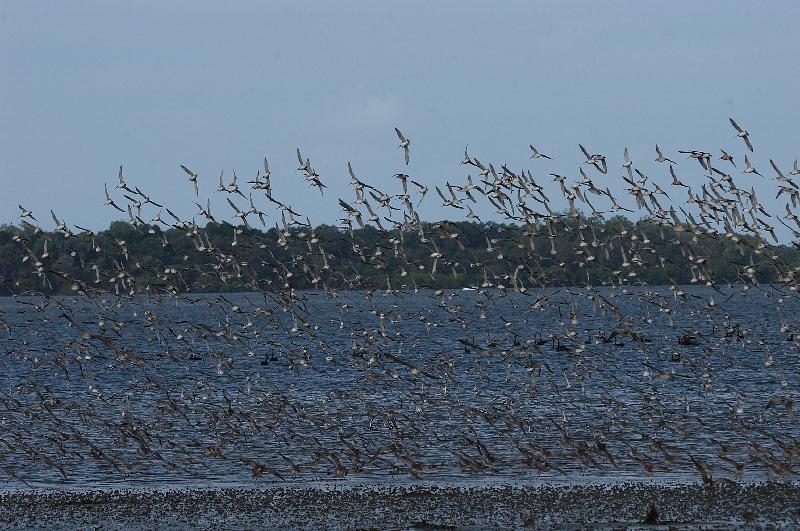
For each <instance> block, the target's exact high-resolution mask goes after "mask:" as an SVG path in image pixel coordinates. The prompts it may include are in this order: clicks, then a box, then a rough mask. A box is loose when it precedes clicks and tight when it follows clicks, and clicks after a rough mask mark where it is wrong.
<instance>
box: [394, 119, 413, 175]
mask: <svg viewBox="0 0 800 531" xmlns="http://www.w3.org/2000/svg"><path fill="white" fill-rule="evenodd" d="M394 132H395V133H397V138H399V139H400V145H399V146H397V147H398V148H403V154H404V155H405V159H406V166H408V146H410V145H411V140H409V139H408V138H406V137H405V136H403V133H401V132H400V129H398V128H396V127H395V128H394Z"/></svg>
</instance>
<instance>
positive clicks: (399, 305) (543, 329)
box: [0, 287, 800, 488]
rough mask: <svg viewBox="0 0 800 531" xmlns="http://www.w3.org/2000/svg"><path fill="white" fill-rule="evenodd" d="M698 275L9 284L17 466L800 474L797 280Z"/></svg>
mask: <svg viewBox="0 0 800 531" xmlns="http://www.w3.org/2000/svg"><path fill="white" fill-rule="evenodd" d="M684 289H685V290H686V295H687V299H686V300H684V301H680V300H678V299H677V298H676V297H675V296H674V294H673V292H672V291H670V290H669V289H667V288H628V291H627V292H623V291H621V290H619V289H612V288H598V289H597V290H587V289H578V288H570V289H549V290H529V291H528V292H526V293H524V294H521V293H514V294H512V293H508V292H504V291H500V290H496V289H493V290H488V291H485V292H477V291H470V292H467V291H452V290H450V291H444V292H442V293H440V294H437V293H436V292H434V291H420V292H418V293H413V292H399V293H394V292H393V293H385V292H383V291H376V292H374V293H372V294H371V295H370V297H369V298H366V297H365V295H364V293H363V292H339V293H338V295H337V296H335V297H333V296H330V295H327V294H325V293H317V292H302V293H299V294H298V299H297V300H296V301H295V303H294V304H293V305H292V306H291V309H284V307H283V304H278V303H276V302H275V301H273V300H271V299H270V298H269V297H268V296H264V295H258V294H237V295H228V294H226V295H224V296H218V295H190V296H184V297H182V298H181V299H179V300H175V299H172V298H167V297H161V296H151V297H147V296H137V297H135V298H123V299H117V298H115V297H113V296H107V297H106V298H104V299H100V298H93V299H89V298H82V297H78V298H70V297H58V298H51V299H48V300H46V301H45V300H43V299H40V298H16V299H12V298H6V299H0V312H1V313H0V353H1V354H2V357H1V358H0V359H1V360H2V361H1V363H2V373H0V374H2V381H1V382H0V474H4V475H5V477H6V479H7V487H9V488H17V487H22V486H36V487H53V488H74V487H82V486H87V485H90V486H94V487H98V486H99V487H121V486H131V485H135V486H154V487H163V486H170V485H176V486H177V485H186V484H201V485H228V484H251V483H254V482H267V481H283V480H286V481H298V482H309V481H322V480H331V479H341V480H344V481H354V482H356V481H373V482H374V481H377V482H381V481H406V480H411V481H416V480H422V481H437V480H438V481H443V482H444V481H447V482H459V481H463V482H474V481H490V482H491V481H559V482H560V481H575V482H579V481H600V482H604V481H607V482H617V481H624V480H643V479H644V480H652V481H660V480H665V481H667V480H668V481H695V480H699V478H700V476H699V473H698V470H697V466H696V465H695V464H693V462H692V459H694V460H696V462H697V463H700V464H701V466H703V467H704V468H706V469H707V470H708V471H709V473H711V474H712V476H713V478H715V479H716V478H733V479H740V480H763V479H770V478H781V479H782V478H785V479H791V478H793V477H795V473H796V470H798V468H797V466H798V465H800V458H799V457H798V456H799V455H800V445H798V443H797V441H798V439H799V438H800V427H798V421H797V420H794V419H793V415H791V414H790V413H789V411H788V410H787V408H786V406H785V405H783V404H775V405H773V406H771V407H767V405H768V404H769V403H770V400H772V399H773V397H776V396H779V397H783V396H787V397H789V398H792V397H794V398H797V397H798V396H800V395H798V383H799V376H798V374H800V373H799V372H798V369H800V364H799V363H798V355H799V354H800V350H799V349H798V345H799V344H800V343H799V342H798V341H797V340H800V335H798V334H796V332H797V330H798V315H800V313H798V308H799V306H800V305H799V304H798V301H797V298H796V297H795V296H794V295H793V294H790V293H781V292H780V291H777V290H774V289H771V288H764V289H761V290H759V289H751V290H749V291H746V292H742V291H741V290H740V289H728V290H726V291H725V292H724V293H722V294H720V293H718V292H716V291H714V290H712V289H710V288H705V287H686V288H684ZM612 305H614V306H613V307H612ZM613 330H619V331H627V332H628V334H627V335H624V334H618V335H617V336H616V337H615V338H614V339H612V340H611V341H607V342H606V341H603V339H602V337H601V336H602V335H605V336H606V337H607V336H608V335H609V334H610V332H611V331H613ZM684 333H687V334H690V335H693V336H695V337H696V338H697V339H696V340H695V341H694V344H684V345H682V344H680V343H679V341H678V338H679V337H681V335H683V334H684ZM793 334H794V335H793ZM460 340H462V341H463V342H462V341H460ZM464 343H467V346H465V344H464ZM793 412H794V411H792V413H793ZM250 460H254V461H255V462H256V463H257V465H258V466H263V469H261V470H255V472H256V474H255V475H256V476H257V477H254V469H253V466H252V464H251V461H250ZM732 462H733V463H738V464H741V465H744V467H743V469H742V470H741V471H739V472H740V474H737V471H736V467H735V465H733V464H732ZM259 472H260V474H259Z"/></svg>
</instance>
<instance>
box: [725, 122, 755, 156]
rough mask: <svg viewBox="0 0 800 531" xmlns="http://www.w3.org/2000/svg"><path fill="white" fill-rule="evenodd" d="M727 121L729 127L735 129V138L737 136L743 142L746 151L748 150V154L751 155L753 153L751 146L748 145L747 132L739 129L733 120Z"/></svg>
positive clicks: (748, 136) (748, 137)
mask: <svg viewBox="0 0 800 531" xmlns="http://www.w3.org/2000/svg"><path fill="white" fill-rule="evenodd" d="M728 120H730V122H731V125H732V126H733V128H734V129H736V132H737V134H736V136H738V137H739V138H741V139H742V140H744V143H745V144H746V145H747V149H749V150H750V152H751V153H752V152H753V144H751V143H750V133H748V132H747V131H745V130H744V129H742V128H741V127H739V124H737V123H736V122H735V121H734V119H733V118H728Z"/></svg>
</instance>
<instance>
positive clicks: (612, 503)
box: [0, 483, 800, 529]
mask: <svg viewBox="0 0 800 531" xmlns="http://www.w3.org/2000/svg"><path fill="white" fill-rule="evenodd" d="M651 506H652V507H654V508H655V513H652V512H651ZM648 512H651V515H650V516H651V519H650V521H651V522H652V521H653V520H655V521H656V522H657V523H658V524H660V526H657V527H656V528H658V527H662V528H664V529H675V528H679V529H720V528H739V527H742V526H745V525H748V524H749V525H748V527H749V526H752V525H755V526H760V527H787V528H797V526H798V525H800V485H798V484H793V483H763V484H748V485H735V484H723V485H719V486H717V487H716V488H715V489H713V490H711V489H707V488H705V487H702V486H699V485H691V486H687V485H674V486H667V485H656V484H621V485H613V486H602V485H580V486H535V487H534V486H524V485H514V486H502V485H493V486H483V485H480V486H443V487H437V486H432V485H414V484H410V485H402V486H389V485H347V484H341V485H333V486H321V487H309V486H308V485H304V486H302V487H296V486H289V487H286V486H279V485H275V486H269V487H262V488H220V489H216V488H208V489H176V490H131V491H120V490H116V491H108V490H104V491H92V490H89V491H83V492H62V491H26V492H23V491H19V492H11V493H5V494H2V495H0V524H2V527H3V528H47V529H53V528H71V529H74V528H127V529H136V528H139V529H142V528H147V529H167V528H173V529H175V528H188V527H192V528H197V527H200V528H230V529H242V528H248V529H252V528H272V529H275V528H282V529H287V528H290V529H305V528H309V529H312V528H317V529H318V528H329V529H330V528H357V529H370V528H381V529H414V528H417V529H443V528H473V529H477V528H482V529H485V528H526V527H527V528H535V529H548V528H556V527H558V528H576V529H577V528H584V527H585V526H587V525H592V526H599V527H606V528H619V527H627V526H633V527H639V526H641V525H642V524H644V523H645V521H646V519H647V516H648Z"/></svg>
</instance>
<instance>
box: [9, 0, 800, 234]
mask: <svg viewBox="0 0 800 531" xmlns="http://www.w3.org/2000/svg"><path fill="white" fill-rule="evenodd" d="M133 4H135V6H134V5H133ZM798 21H800V3H798V2H796V1H784V2H778V1H775V2H752V1H748V2H728V1H724V2H722V1H720V2H694V1H692V2H639V1H630V2H594V1H592V2H556V1H553V2H503V3H494V2H491V3H490V2H484V3H476V2H465V1H463V0H462V1H458V2H427V1H422V2H416V1H403V2H391V3H388V2H367V1H365V2H296V1H293V2H258V3H256V2H238V3H236V4H235V5H231V4H229V3H222V2H197V1H192V2H174V1H170V2H161V1H159V2H108V1H102V2H88V1H81V2H28V1H25V2H23V1H0V72H2V82H0V124H2V126H1V127H0V179H2V191H1V192H0V222H4V221H5V222H10V221H14V220H16V219H17V214H18V210H17V204H18V203H21V204H23V205H25V206H27V207H29V208H31V209H33V210H34V212H35V213H36V214H37V215H38V217H39V219H40V220H42V222H43V226H44V227H46V228H48V229H50V228H52V227H51V222H50V221H49V220H48V219H47V218H48V217H49V216H48V214H47V210H48V209H49V208H51V207H52V208H53V209H54V210H56V212H57V213H58V214H59V215H61V216H63V217H64V218H66V220H67V221H68V222H69V223H71V224H79V225H84V226H90V227H94V228H102V227H104V226H106V225H107V224H108V222H109V221H110V220H112V219H116V218H118V217H119V216H118V214H119V213H118V212H116V211H113V210H111V209H110V208H108V207H105V206H104V205H103V199H104V197H103V182H108V183H109V185H110V187H112V186H111V185H113V184H115V183H116V170H117V167H118V166H119V165H120V164H123V165H124V166H125V169H126V174H127V176H128V180H129V181H131V182H133V183H136V184H138V185H139V186H140V187H141V188H142V189H143V190H145V191H147V192H149V193H151V194H152V195H153V196H154V197H156V198H161V199H164V200H165V201H167V203H170V204H182V205H184V208H183V209H181V213H182V214H183V215H190V214H191V213H193V211H194V207H192V208H189V206H191V200H193V199H194V193H193V192H192V190H191V186H190V184H189V183H187V181H186V179H185V176H184V175H183V173H182V172H181V170H180V169H179V167H178V164H179V163H185V164H187V165H190V166H191V167H193V168H194V169H195V170H197V171H198V172H199V173H200V189H201V190H200V191H201V198H204V197H206V196H208V195H210V194H211V193H212V192H213V191H214V190H215V189H216V183H217V176H218V175H219V172H220V170H221V169H223V168H224V169H225V170H226V175H230V171H231V170H232V169H235V170H236V171H237V174H238V175H239V176H240V178H242V180H246V179H250V178H252V177H253V176H254V175H255V172H256V170H258V169H259V168H260V167H261V160H262V158H263V157H264V156H267V157H268V158H269V159H270V162H271V165H272V168H273V183H274V185H273V186H274V188H275V193H276V195H278V196H282V197H285V198H287V199H288V200H289V202H291V203H292V205H293V206H295V207H296V208H298V209H300V210H302V211H303V212H311V213H313V214H314V215H313V216H312V221H314V222H322V221H333V220H334V219H336V218H338V217H339V216H340V212H339V210H338V207H337V206H336V201H335V199H334V198H335V197H336V196H342V197H351V196H352V193H351V192H350V190H349V189H348V185H347V183H348V180H349V179H348V177H347V174H346V162H347V161H348V160H351V161H352V162H353V164H354V166H355V168H356V170H357V172H358V173H359V174H360V175H361V176H362V177H363V178H364V179H365V180H367V181H369V182H372V183H375V184H380V185H382V186H383V187H384V188H386V189H387V190H389V189H393V187H394V189H396V182H393V181H394V180H393V179H391V178H390V176H391V175H392V174H393V173H395V172H397V171H399V170H402V169H403V166H402V155H401V151H400V150H398V149H397V138H396V137H395V134H394V130H393V127H394V126H398V127H400V128H401V129H402V130H403V131H404V132H406V133H407V135H408V136H409V137H411V139H412V141H413V144H412V155H411V157H412V163H411V166H410V168H409V170H410V171H409V173H410V174H411V175H412V177H414V178H418V179H420V180H422V181H424V182H427V183H429V184H441V183H443V182H444V181H445V180H446V179H451V180H456V179H461V178H463V175H464V174H465V169H464V167H462V166H460V164H459V162H460V160H461V158H462V153H463V150H464V146H465V144H469V146H470V151H471V153H472V154H473V155H476V156H478V157H479V158H481V159H482V160H485V161H493V162H496V163H497V162H508V163H510V164H511V165H512V166H513V167H515V168H520V167H522V166H523V165H530V166H531V167H533V168H534V170H535V174H536V175H537V176H538V177H539V178H540V180H542V181H544V180H548V181H549V178H547V179H546V178H545V176H546V175H547V173H549V172H550V171H558V172H560V173H565V174H567V175H569V176H570V177H574V176H575V175H577V168H578V166H579V164H580V162H581V161H582V159H581V158H580V156H579V152H578V149H577V144H578V143H579V142H581V143H583V144H584V145H587V146H588V147H589V148H590V149H591V150H592V151H597V152H603V153H605V154H607V155H608V156H609V158H610V164H609V165H610V167H611V168H612V171H610V173H609V174H608V176H606V177H604V178H603V179H597V182H598V184H601V185H604V184H606V183H607V182H613V183H619V182H621V181H620V179H619V175H620V174H621V173H620V172H619V171H616V168H618V167H619V165H620V164H619V160H620V159H621V155H622V148H623V147H624V146H626V145H627V146H628V147H629V149H630V150H631V154H632V156H633V157H634V160H635V163H636V164H637V166H640V167H642V168H643V169H646V170H647V171H649V172H650V173H651V175H652V176H653V177H654V178H656V179H657V180H658V181H659V182H661V183H662V186H664V185H665V184H666V183H668V182H669V181H668V178H667V177H666V175H667V168H666V166H658V165H655V164H653V163H652V160H653V158H654V157H655V153H654V147H653V144H654V143H656V142H658V143H659V144H660V145H661V147H662V148H663V149H664V150H665V152H666V154H667V156H671V157H672V158H675V159H676V160H678V162H679V163H680V168H681V169H680V171H681V174H682V175H683V176H684V180H685V181H687V182H699V179H700V175H699V173H698V172H697V168H699V166H698V165H697V164H696V163H695V162H694V161H686V160H685V159H684V158H682V156H681V155H678V154H677V153H676V150H677V149H688V148H702V149H705V150H707V151H710V152H712V153H714V154H715V155H717V154H719V150H718V148H720V147H723V148H726V149H728V150H730V151H732V152H734V153H735V154H736V155H737V158H741V156H742V155H743V153H744V151H743V146H742V144H741V142H740V140H739V139H735V138H734V136H733V130H732V128H731V127H730V125H729V124H728V116H734V117H735V118H736V119H737V120H738V121H739V122H740V123H741V124H743V125H744V126H745V127H746V128H747V129H749V131H750V132H751V136H752V140H753V143H754V144H755V149H756V152H755V155H754V156H752V160H753V162H754V163H755V165H756V167H758V168H759V169H760V170H761V171H762V173H764V175H768V176H770V177H771V176H772V175H773V174H772V171H771V169H769V162H768V160H769V158H770V157H772V158H775V159H776V161H779V162H780V163H781V164H782V165H783V166H784V167H785V168H788V167H789V166H790V164H791V161H792V160H793V159H794V158H795V157H796V156H798V155H800V142H798V139H799V137H798V134H797V128H798V125H799V119H800V68H798V57H800V40H799V39H800V37H799V36H798ZM529 143H533V144H534V145H536V146H539V148H540V149H541V150H542V151H544V152H547V153H549V154H550V155H552V156H553V157H554V159H555V160H554V161H553V162H552V163H547V164H540V161H528V160H527V157H528V148H527V146H528V144H529ZM297 146H299V147H300V148H301V149H302V151H303V153H304V154H305V155H307V156H308V157H310V158H311V161H312V164H314V166H315V167H316V168H317V170H318V171H319V173H320V174H321V176H322V180H323V182H325V183H326V184H327V185H328V186H329V190H328V192H326V198H325V201H324V204H323V205H322V206H320V207H317V203H318V198H319V194H318V192H317V191H316V189H312V188H309V187H308V186H307V185H306V183H305V182H304V181H303V179H302V177H301V176H300V174H299V173H298V172H296V171H295V168H296V166H297V162H296V160H295V158H294V149H295V147H297ZM678 157H681V158H678ZM533 162H536V164H533ZM748 179H749V177H742V179H741V180H742V182H743V183H747V182H752V183H759V181H758V180H757V179H750V180H749V181H748ZM551 184H552V183H551ZM762 186H763V184H762ZM773 189H774V183H772V184H770V185H769V190H770V191H771V190H773ZM768 193H769V192H767V191H765V192H764V194H768ZM328 194H330V197H328ZM678 195H679V196H681V195H685V194H678ZM117 197H119V198H120V199H122V198H121V197H120V196H119V194H117ZM673 197H675V196H673ZM772 197H774V192H773V193H772ZM763 199H764V200H765V201H766V198H763ZM123 201H124V200H123ZM431 203H432V204H433V203H435V201H431ZM773 205H775V203H773ZM782 205H783V202H780V203H779V204H778V206H780V208H781V209H782ZM218 213H220V214H227V213H228V210H227V207H226V209H223V208H222V206H221V205H220V207H219V208H218ZM428 215H429V216H431V217H433V216H436V215H437V213H436V212H435V211H434V210H433V209H431V210H429V211H428ZM148 219H149V217H148Z"/></svg>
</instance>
